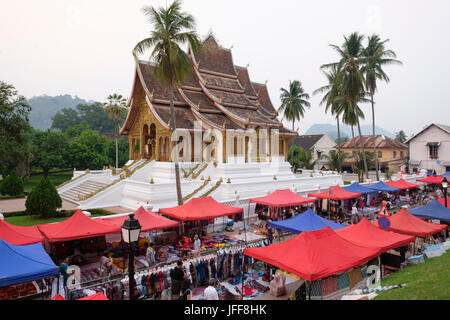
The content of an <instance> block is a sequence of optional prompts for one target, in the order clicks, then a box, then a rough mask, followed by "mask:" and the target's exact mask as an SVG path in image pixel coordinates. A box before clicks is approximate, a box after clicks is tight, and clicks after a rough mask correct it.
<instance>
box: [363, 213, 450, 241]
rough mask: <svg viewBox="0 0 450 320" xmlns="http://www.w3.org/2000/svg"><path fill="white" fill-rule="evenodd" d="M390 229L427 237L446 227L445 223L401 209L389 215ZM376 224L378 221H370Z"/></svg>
mask: <svg viewBox="0 0 450 320" xmlns="http://www.w3.org/2000/svg"><path fill="white" fill-rule="evenodd" d="M389 220H390V227H389V230H390V231H394V232H398V233H402V234H408V235H412V236H416V237H422V238H425V237H428V236H431V235H433V234H436V233H438V232H441V231H442V230H445V229H446V228H447V225H444V224H436V223H429V222H426V221H423V220H422V219H420V218H417V217H415V216H414V215H412V214H411V213H410V212H409V211H408V210H406V209H402V210H400V211H399V212H397V213H396V214H394V215H392V216H390V217H389ZM372 223H374V224H375V225H377V226H378V221H374V222H372Z"/></svg>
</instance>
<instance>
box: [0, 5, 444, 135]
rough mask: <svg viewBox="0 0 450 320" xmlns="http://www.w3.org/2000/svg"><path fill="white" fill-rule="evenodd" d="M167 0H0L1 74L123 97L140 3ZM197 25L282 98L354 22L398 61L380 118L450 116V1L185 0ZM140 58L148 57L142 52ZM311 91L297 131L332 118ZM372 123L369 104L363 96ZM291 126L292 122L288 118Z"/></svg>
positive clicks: (31, 83) (414, 122) (313, 76)
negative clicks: (383, 42) (376, 37)
mask: <svg viewBox="0 0 450 320" xmlns="http://www.w3.org/2000/svg"><path fill="white" fill-rule="evenodd" d="M166 3H168V4H170V3H171V1H170V0H169V1H165V0H163V1H140V0H130V1H123V0H120V1H119V0H90V1H88V0H78V1H75V0H67V1H65V0H39V1H37V0H34V1H29V0H27V1H25V0H15V1H7V0H0V80H2V81H5V82H8V83H11V84H13V85H14V86H15V87H16V88H17V89H18V90H19V92H20V93H21V94H23V95H25V96H26V97H27V98H29V97H32V96H35V95H41V94H47V95H59V94H66V93H68V94H71V95H77V96H79V97H80V98H83V99H87V100H90V99H92V100H97V101H104V100H105V98H106V97H107V95H108V94H111V93H114V92H117V93H121V94H123V95H124V96H126V97H128V96H129V94H130V92H131V85H132V81H133V74H134V59H133V57H132V55H131V50H132V48H133V47H134V45H135V44H136V43H137V42H138V41H139V40H141V39H143V38H145V37H147V36H148V34H149V31H150V28H151V26H150V25H149V23H148V22H147V20H146V18H145V17H144V15H143V13H142V12H141V10H140V9H141V8H142V7H143V6H144V5H157V6H159V5H164V6H165V5H166ZM183 8H184V9H185V10H186V11H188V12H189V13H191V14H193V15H194V17H195V18H196V21H197V30H198V33H199V34H200V35H201V36H202V37H203V36H205V35H206V34H207V33H208V31H209V30H212V31H213V33H214V34H215V36H216V37H217V39H218V41H219V43H220V44H221V45H222V46H223V47H226V48H229V47H231V46H232V45H233V49H232V50H233V58H234V63H235V64H237V65H241V66H246V65H247V64H250V66H249V72H250V77H251V78H252V80H253V81H256V82H265V81H266V80H268V86H269V91H270V95H271V98H272V101H273V103H274V105H275V106H276V107H278V106H279V103H280V102H279V92H280V90H279V89H280V87H287V86H288V83H289V80H294V79H297V80H300V81H301V82H302V84H303V86H304V88H305V89H306V91H307V92H308V93H310V94H311V93H312V91H314V90H315V89H317V88H318V87H320V86H322V85H324V84H325V78H324V77H323V76H322V75H321V73H320V70H319V67H320V65H322V64H324V63H328V62H331V61H335V60H336V59H337V56H336V54H335V53H334V52H333V51H332V49H331V48H330V47H329V46H328V44H338V45H341V44H342V42H343V35H348V34H350V33H351V32H353V31H358V32H360V33H363V34H366V35H368V34H372V33H378V34H379V35H380V36H381V38H382V39H386V38H389V39H390V42H389V43H388V47H389V48H390V49H392V50H394V51H395V52H396V53H397V55H398V58H399V59H400V60H401V61H402V62H403V63H404V65H403V66H389V67H387V68H386V72H387V73H388V75H389V77H390V78H391V82H390V83H389V84H383V83H380V84H379V85H378V86H379V91H378V92H377V93H376V95H375V100H376V102H377V104H376V117H377V118H376V122H377V124H378V125H380V126H381V127H383V128H384V129H386V130H389V131H391V132H396V131H398V130H401V129H403V130H405V131H406V133H407V134H408V135H409V134H411V133H417V132H418V131H419V130H420V129H421V128H422V127H423V126H425V125H427V124H429V123H431V122H437V123H442V124H447V125H450V102H449V99H448V96H449V95H448V92H449V90H450V77H449V76H448V75H449V74H450V59H449V52H450V1H448V0H433V1H423V0H422V1H411V0H409V1H407V0H404V1H403V0H396V1H388V0H385V1H362V0H355V1H350V0H345V1H344V0H340V1H338V0H330V1H325V0H322V1H296V0H292V1H287V0H278V1H274V0H272V1H265V0H258V1H256V0H245V1H244V0H239V1H235V0H185V1H184V3H183ZM143 58H146V57H143ZM319 101H320V97H319V96H313V97H312V98H311V109H310V110H308V111H307V113H306V115H305V118H304V119H303V120H301V121H300V123H299V124H297V126H298V125H299V126H300V133H304V132H305V131H306V130H307V129H308V128H309V127H310V126H311V125H312V124H314V123H335V121H334V119H333V118H332V117H331V116H330V115H325V114H324V112H323V107H321V106H319V105H318V103H319ZM363 108H364V111H365V113H366V120H365V121H363V123H367V124H369V123H371V113H370V106H369V105H363ZM289 127H290V125H289Z"/></svg>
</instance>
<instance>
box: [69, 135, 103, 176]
mask: <svg viewBox="0 0 450 320" xmlns="http://www.w3.org/2000/svg"><path fill="white" fill-rule="evenodd" d="M106 148H107V139H106V137H104V136H101V135H100V134H99V133H98V132H97V131H93V130H90V129H88V130H85V131H83V132H81V134H80V135H78V136H76V137H75V138H74V139H73V140H72V142H70V144H69V154H70V156H69V159H70V166H71V167H72V168H77V169H90V170H101V169H102V168H103V166H106V165H109V164H110V162H111V160H110V158H109V157H108V156H107V155H106Z"/></svg>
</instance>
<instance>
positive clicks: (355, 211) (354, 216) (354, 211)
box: [352, 202, 358, 224]
mask: <svg viewBox="0 0 450 320" xmlns="http://www.w3.org/2000/svg"><path fill="white" fill-rule="evenodd" d="M354 223H358V208H357V207H356V202H355V203H354V204H353V207H352V224H354Z"/></svg>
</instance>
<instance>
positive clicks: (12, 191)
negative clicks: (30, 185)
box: [0, 170, 23, 196]
mask: <svg viewBox="0 0 450 320" xmlns="http://www.w3.org/2000/svg"><path fill="white" fill-rule="evenodd" d="M0 193H1V194H5V195H9V196H20V195H23V181H22V179H21V178H20V177H19V175H18V174H17V172H16V171H15V170H13V171H11V173H10V174H9V175H8V176H7V177H6V178H5V179H3V181H2V183H1V186H0Z"/></svg>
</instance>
